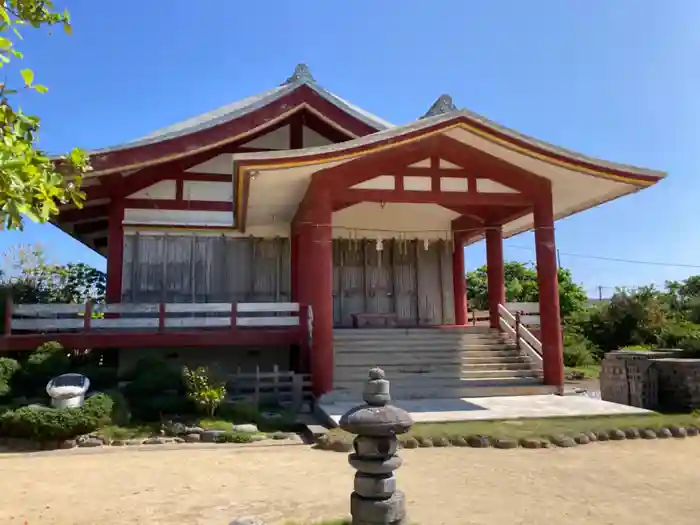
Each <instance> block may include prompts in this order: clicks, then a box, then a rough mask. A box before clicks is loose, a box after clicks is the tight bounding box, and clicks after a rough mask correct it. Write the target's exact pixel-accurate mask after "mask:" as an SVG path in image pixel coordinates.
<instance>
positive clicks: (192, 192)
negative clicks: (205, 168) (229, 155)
mask: <svg viewBox="0 0 700 525" xmlns="http://www.w3.org/2000/svg"><path fill="white" fill-rule="evenodd" d="M182 198H183V199H185V200H186V201H207V202H232V201H233V180H232V181H231V182H205V181H191V180H186V181H184V182H183V186H182Z"/></svg>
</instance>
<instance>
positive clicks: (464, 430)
mask: <svg viewBox="0 0 700 525" xmlns="http://www.w3.org/2000/svg"><path fill="white" fill-rule="evenodd" d="M699 424H700V417H698V416H697V415H693V414H651V415H629V416H594V417H557V418H542V419H506V420H498V421H459V422H453V423H417V424H415V425H414V426H413V427H412V428H411V430H410V432H408V433H407V434H403V435H401V436H399V439H400V440H402V441H404V440H406V439H408V438H411V437H413V438H430V439H435V438H441V437H447V438H455V437H466V436H472V435H481V436H489V437H493V438H497V439H516V440H517V439H522V438H543V437H548V436H554V435H561V434H564V435H569V436H572V435H575V434H580V433H582V432H597V431H601V430H611V429H616V428H617V429H624V428H631V427H636V428H653V429H658V428H660V427H667V426H670V425H678V426H683V427H684V426H690V425H699ZM329 437H334V438H336V439H340V440H343V441H345V440H347V441H351V440H352V439H353V438H354V436H353V435H352V434H348V433H347V432H345V431H343V430H341V429H339V428H334V429H332V430H331V431H330V432H329Z"/></svg>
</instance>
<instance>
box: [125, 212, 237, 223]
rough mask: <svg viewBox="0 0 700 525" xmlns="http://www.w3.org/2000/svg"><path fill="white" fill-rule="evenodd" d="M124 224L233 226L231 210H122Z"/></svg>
mask: <svg viewBox="0 0 700 525" xmlns="http://www.w3.org/2000/svg"><path fill="white" fill-rule="evenodd" d="M123 223H124V224H159V225H164V226H180V225H185V226H230V227H232V226H233V212H231V211H202V210H142V209H134V208H127V209H125V210H124V222H123Z"/></svg>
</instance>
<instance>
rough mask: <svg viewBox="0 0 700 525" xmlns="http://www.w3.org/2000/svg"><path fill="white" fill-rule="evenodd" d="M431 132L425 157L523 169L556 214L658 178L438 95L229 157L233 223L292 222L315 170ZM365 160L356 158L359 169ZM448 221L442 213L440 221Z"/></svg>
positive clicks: (508, 227)
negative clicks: (327, 139) (344, 137)
mask: <svg viewBox="0 0 700 525" xmlns="http://www.w3.org/2000/svg"><path fill="white" fill-rule="evenodd" d="M435 137H443V138H444V139H443V140H442V142H441V143H440V144H442V146H439V147H436V149H435V150H434V151H432V150H431V151H432V152H431V153H430V154H429V155H430V156H433V157H435V156H441V157H443V160H444V161H446V162H447V163H450V164H451V165H452V167H454V168H461V169H463V170H465V172H469V170H470V169H472V170H476V172H473V176H475V177H478V178H480V179H481V178H483V179H488V174H489V173H488V169H489V168H488V167H487V166H492V165H494V164H493V163H494V162H495V161H498V162H499V163H500V164H498V166H499V169H501V170H502V169H504V167H505V169H508V166H510V167H511V169H512V173H514V174H515V173H525V172H528V173H530V174H533V175H536V176H538V177H543V178H546V179H549V180H550V181H551V186H552V192H553V199H554V211H555V218H556V219H560V218H563V217H567V216H569V215H571V214H573V213H576V212H579V211H583V210H585V209H588V208H591V207H593V206H596V205H598V204H601V203H603V202H607V201H610V200H613V199H615V198H618V197H620V196H623V195H626V194H629V193H633V192H636V191H638V190H640V189H642V188H644V187H647V186H650V185H652V184H654V183H656V182H658V181H659V180H660V179H661V178H663V177H664V176H665V173H663V172H661V171H656V170H649V169H645V168H639V167H635V166H629V165H624V164H617V163H613V162H608V161H604V160H600V159H594V158H591V157H588V156H586V155H583V154H580V153H575V152H572V151H569V150H566V149H563V148H560V147H557V146H553V145H551V144H549V143H546V142H543V141H540V140H537V139H534V138H531V137H528V136H525V135H523V134H520V133H518V132H516V131H513V130H510V129H508V128H505V127H503V126H500V125H498V124H495V123H493V122H491V121H489V120H487V119H486V118H484V117H481V116H479V115H477V114H475V113H473V112H471V111H468V110H458V109H457V108H456V107H455V105H454V104H453V103H452V100H451V98H450V97H449V96H447V95H443V96H442V97H440V98H439V99H438V101H437V102H436V103H435V104H434V105H433V106H432V107H431V109H430V110H429V111H428V113H426V115H425V116H424V117H423V118H421V119H419V120H418V121H416V122H413V123H410V124H407V125H405V126H397V127H392V128H389V129H385V130H383V131H379V132H377V133H374V134H372V135H368V136H365V137H361V138H357V139H354V140H351V141H347V142H343V143H339V144H334V145H329V146H323V147H316V148H308V149H304V150H294V151H275V152H261V153H242V154H236V155H234V177H235V178H236V188H237V191H236V193H237V200H238V202H237V206H236V214H237V216H236V224H238V225H239V228H240V229H242V230H245V228H246V227H247V225H251V226H252V225H256V224H259V223H260V222H261V221H264V220H265V219H264V218H263V217H262V216H258V215H257V213H258V210H264V212H265V213H266V214H274V216H275V217H277V218H279V219H281V220H285V219H286V220H291V219H292V218H293V215H294V212H295V210H296V209H297V206H298V204H299V202H300V201H301V199H302V198H303V196H304V194H305V192H306V188H307V187H308V184H309V182H310V180H311V177H312V176H313V174H314V173H317V172H319V171H321V170H326V169H329V168H334V167H337V166H341V165H342V164H344V163H349V162H352V161H354V160H356V159H360V158H367V159H369V158H376V159H377V160H380V159H383V160H381V161H380V162H379V163H380V164H382V165H384V166H387V159H388V157H387V155H388V152H390V151H392V150H397V151H398V150H400V148H406V147H408V146H412V147H413V148H414V150H415V145H416V144H420V143H421V142H425V141H428V140H430V139H432V138H435ZM431 144H437V142H435V141H433V142H432V143H431ZM448 146H449V147H448ZM460 147H461V148H462V149H463V151H464V152H468V154H469V155H470V159H472V162H467V163H464V164H463V165H461V166H460V165H459V157H460V154H459V152H458V151H457V150H459V148H460ZM448 150H449V151H448ZM396 158H397V159H398V160H397V161H396V163H395V165H393V166H392V168H391V169H387V170H386V171H387V172H388V173H387V175H388V174H389V173H397V170H399V169H400V168H402V167H406V166H402V165H401V160H400V159H401V156H400V155H399V156H397V157H396ZM474 160H476V161H475V162H474ZM441 162H442V161H441ZM368 165H369V164H363V169H366V166H368ZM417 165H418V163H416V164H409V165H408V167H410V166H417ZM523 170H524V171H523ZM252 175H254V177H251V176H252ZM373 176H374V175H373ZM376 176H377V177H381V176H382V174H381V173H376ZM505 190H508V188H505ZM278 196H279V197H278ZM249 208H250V209H249ZM457 216H458V214H454V217H451V218H456V217H457ZM448 219H450V217H447V216H446V220H447V225H449V220H448ZM533 222H534V221H533V217H532V214H531V213H527V214H524V215H523V216H520V217H516V218H514V219H513V220H510V221H509V222H507V223H505V224H504V225H503V226H504V234H505V235H506V236H511V235H515V234H517V233H520V232H523V231H527V230H530V229H531V228H532V227H533ZM447 229H448V230H449V228H447Z"/></svg>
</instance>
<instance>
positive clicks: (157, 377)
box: [122, 357, 194, 421]
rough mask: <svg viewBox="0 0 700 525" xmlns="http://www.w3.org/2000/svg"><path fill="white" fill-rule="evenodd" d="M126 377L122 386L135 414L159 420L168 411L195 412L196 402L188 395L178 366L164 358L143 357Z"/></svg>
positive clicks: (148, 419)
mask: <svg viewBox="0 0 700 525" xmlns="http://www.w3.org/2000/svg"><path fill="white" fill-rule="evenodd" d="M122 379H124V380H128V381H130V383H129V384H128V385H126V386H125V387H124V388H123V389H122V393H123V394H124V396H125V398H126V400H127V401H128V405H129V407H130V409H131V413H132V416H133V417H134V418H135V419H138V420H139V421H158V420H160V419H161V418H162V417H163V415H164V414H191V413H193V412H194V406H193V404H192V403H191V402H190V401H189V400H188V399H187V398H186V396H185V390H184V386H183V383H182V374H181V372H180V370H179V369H178V367H176V366H174V365H173V364H172V363H170V362H168V361H165V360H163V359H158V358H152V357H147V358H144V359H139V360H138V361H137V362H136V364H135V365H134V367H133V369H131V370H130V371H129V372H127V373H126V374H125V375H124V376H123V377H122Z"/></svg>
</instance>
